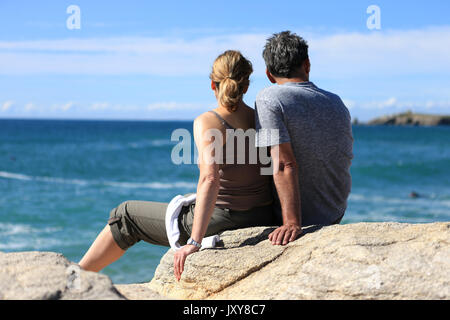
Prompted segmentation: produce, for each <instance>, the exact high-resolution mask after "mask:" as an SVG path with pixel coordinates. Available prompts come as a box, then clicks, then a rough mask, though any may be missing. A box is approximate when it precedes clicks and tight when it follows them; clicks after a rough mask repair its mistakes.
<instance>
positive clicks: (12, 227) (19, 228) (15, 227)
mask: <svg viewBox="0 0 450 320" xmlns="http://www.w3.org/2000/svg"><path fill="white" fill-rule="evenodd" d="M60 230H61V228H52V227H48V228H33V227H32V226H30V225H27V224H21V223H18V224H13V223H0V235H1V236H15V235H20V234H48V233H53V232H56V231H60Z"/></svg>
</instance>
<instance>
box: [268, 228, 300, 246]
mask: <svg viewBox="0 0 450 320" xmlns="http://www.w3.org/2000/svg"><path fill="white" fill-rule="evenodd" d="M301 233H302V229H301V228H300V226H299V225H297V224H284V225H282V226H281V227H278V228H276V229H275V230H274V231H273V232H272V233H271V234H269V240H270V241H271V242H272V244H274V245H286V244H288V243H289V242H291V241H294V240H295V239H296V238H297V236H298V235H299V234H301Z"/></svg>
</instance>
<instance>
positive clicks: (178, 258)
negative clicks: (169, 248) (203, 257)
mask: <svg viewBox="0 0 450 320" xmlns="http://www.w3.org/2000/svg"><path fill="white" fill-rule="evenodd" d="M198 250H199V248H198V247H196V246H194V245H192V244H187V245H185V246H183V247H182V248H181V249H180V250H178V251H177V252H175V255H174V256H173V273H174V275H175V278H176V279H177V281H180V278H181V274H182V273H183V270H184V262H185V261H186V258H187V256H188V255H190V254H192V253H194V252H197V251H198Z"/></svg>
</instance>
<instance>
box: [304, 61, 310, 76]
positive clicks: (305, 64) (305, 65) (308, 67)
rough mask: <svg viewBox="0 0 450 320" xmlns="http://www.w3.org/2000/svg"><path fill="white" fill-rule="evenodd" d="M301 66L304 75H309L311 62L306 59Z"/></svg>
mask: <svg viewBox="0 0 450 320" xmlns="http://www.w3.org/2000/svg"><path fill="white" fill-rule="evenodd" d="M303 66H304V68H305V73H306V74H309V72H310V71H311V62H310V61H309V58H306V60H305V62H303Z"/></svg>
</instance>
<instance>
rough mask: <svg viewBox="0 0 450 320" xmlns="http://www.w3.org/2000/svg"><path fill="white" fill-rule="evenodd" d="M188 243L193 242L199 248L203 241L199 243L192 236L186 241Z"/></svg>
mask: <svg viewBox="0 0 450 320" xmlns="http://www.w3.org/2000/svg"><path fill="white" fill-rule="evenodd" d="M186 244H192V245H194V246H196V247H197V248H199V249H200V248H201V247H202V245H201V243H198V242H197V241H195V240H194V239H192V238H189V239H188V241H187V242H186Z"/></svg>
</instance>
